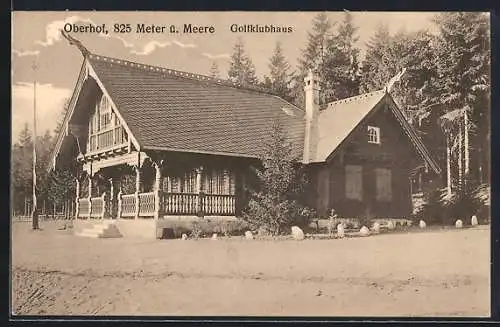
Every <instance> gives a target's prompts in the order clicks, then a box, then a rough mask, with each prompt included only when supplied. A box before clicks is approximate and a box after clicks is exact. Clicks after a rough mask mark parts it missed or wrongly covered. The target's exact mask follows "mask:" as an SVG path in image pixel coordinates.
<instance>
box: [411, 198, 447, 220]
mask: <svg viewBox="0 0 500 327" xmlns="http://www.w3.org/2000/svg"><path fill="white" fill-rule="evenodd" d="M443 192H445V190H441V189H437V190H432V191H430V192H427V193H425V194H424V200H423V203H422V205H421V206H420V210H418V211H417V212H416V213H415V215H414V216H413V221H414V222H416V223H417V224H418V222H419V221H420V220H424V221H425V222H426V224H429V225H433V224H434V225H435V224H443V223H444V221H443V218H444V217H445V212H444V211H445V210H444V207H443V202H442V197H443Z"/></svg>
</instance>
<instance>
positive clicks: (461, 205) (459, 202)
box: [414, 183, 490, 225]
mask: <svg viewBox="0 0 500 327" xmlns="http://www.w3.org/2000/svg"><path fill="white" fill-rule="evenodd" d="M424 199H425V200H424V204H423V205H422V207H421V210H420V211H418V212H417V213H416V214H415V215H414V220H415V221H417V222H418V221H419V220H420V219H422V220H424V221H425V222H426V223H427V224H429V225H432V224H440V225H453V224H455V221H456V220H457V219H461V220H462V221H463V222H464V223H470V218H471V217H472V215H478V216H479V217H480V218H483V217H486V219H487V217H489V208H490V188H489V185H487V184H482V185H479V186H475V185H473V184H472V183H470V184H468V185H467V186H463V187H458V188H456V189H455V190H454V191H453V192H452V194H451V196H448V194H447V192H446V189H439V190H434V191H431V192H429V193H427V194H425V196H424ZM483 219H484V218H483Z"/></svg>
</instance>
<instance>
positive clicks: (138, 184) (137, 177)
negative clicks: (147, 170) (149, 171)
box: [134, 166, 141, 219]
mask: <svg viewBox="0 0 500 327" xmlns="http://www.w3.org/2000/svg"><path fill="white" fill-rule="evenodd" d="M134 168H135V193H134V195H135V219H137V218H139V193H140V191H141V190H140V188H141V167H139V166H134Z"/></svg>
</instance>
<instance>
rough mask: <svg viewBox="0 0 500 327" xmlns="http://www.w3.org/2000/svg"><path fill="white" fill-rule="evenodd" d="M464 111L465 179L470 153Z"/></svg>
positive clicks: (467, 119) (467, 125)
mask: <svg viewBox="0 0 500 327" xmlns="http://www.w3.org/2000/svg"><path fill="white" fill-rule="evenodd" d="M467 109H468V108H466V109H465V111H464V156H465V158H464V159H465V171H464V172H465V181H467V178H468V176H469V165H470V154H469V113H468V112H467Z"/></svg>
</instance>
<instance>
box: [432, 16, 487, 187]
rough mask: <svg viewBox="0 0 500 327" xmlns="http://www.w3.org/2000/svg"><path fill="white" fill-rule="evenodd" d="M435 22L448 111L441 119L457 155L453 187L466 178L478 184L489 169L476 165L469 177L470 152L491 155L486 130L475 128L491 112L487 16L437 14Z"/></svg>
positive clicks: (442, 99)
mask: <svg viewBox="0 0 500 327" xmlns="http://www.w3.org/2000/svg"><path fill="white" fill-rule="evenodd" d="M434 22H435V23H436V24H437V25H438V27H439V42H438V47H437V52H438V58H439V60H438V62H437V66H438V67H437V69H438V76H439V78H438V82H437V88H438V89H439V91H440V96H439V98H438V101H440V102H441V103H443V106H444V107H445V111H446V114H445V115H443V116H442V119H444V120H446V121H448V125H451V126H452V127H450V128H448V131H449V132H450V133H451V134H450V135H448V137H450V138H451V140H452V145H451V146H452V148H453V149H455V151H457V153H456V155H455V157H456V159H457V160H458V162H457V164H456V166H457V170H458V171H457V175H458V177H459V178H458V181H457V183H458V185H462V184H463V183H465V182H467V180H468V179H470V178H473V179H475V180H479V179H481V180H482V179H483V177H482V174H483V172H482V171H483V170H484V169H483V168H484V166H487V164H486V165H485V164H484V161H481V162H483V163H481V164H479V162H476V163H475V168H474V174H473V176H469V173H470V172H471V170H470V167H471V164H472V162H471V152H475V153H477V154H478V155H477V157H481V156H482V155H483V153H487V152H488V151H489V150H488V149H489V135H488V133H489V129H488V128H485V129H478V128H477V127H478V126H484V125H485V124H484V120H485V118H486V117H488V112H489V106H488V104H487V103H488V101H487V99H488V98H489V92H490V55H491V52H490V44H489V22H488V17H487V16H486V15H485V14H483V13H473V12H470V13H464V12H460V13H442V14H438V15H437V16H436V17H435V19H434ZM485 100H486V101H485ZM474 134H476V135H474ZM462 177H464V178H462Z"/></svg>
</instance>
